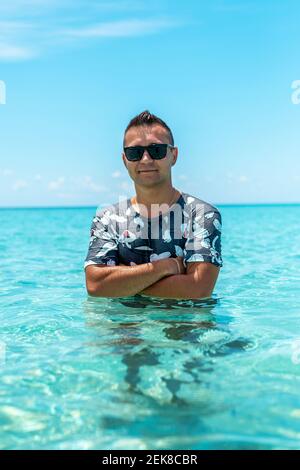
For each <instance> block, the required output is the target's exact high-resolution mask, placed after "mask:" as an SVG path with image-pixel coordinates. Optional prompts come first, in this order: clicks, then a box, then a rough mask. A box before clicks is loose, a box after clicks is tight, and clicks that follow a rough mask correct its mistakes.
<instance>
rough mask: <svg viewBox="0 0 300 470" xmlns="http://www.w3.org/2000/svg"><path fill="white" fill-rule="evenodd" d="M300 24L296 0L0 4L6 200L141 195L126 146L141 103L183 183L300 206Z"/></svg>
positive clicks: (230, 197)
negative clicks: (157, 121)
mask: <svg viewBox="0 0 300 470" xmlns="http://www.w3.org/2000/svg"><path fill="white" fill-rule="evenodd" d="M299 19H300V3H299V2H298V1H296V0H295V1H293V0H285V1H281V0H280V1H279V0H255V1H252V0H249V1H247V0H244V1H240V0H239V1H236V0H226V1H225V0H224V1H223V0H210V1H208V0H207V1H205V2H204V1H199V0H198V1H194V0H187V1H185V2H183V1H182V0H180V1H179V0H177V1H176V0H175V1H174V0H173V1H167V0H159V1H158V0H154V1H153V0H152V1H151V2H148V1H144V0H139V1H136V0H132V1H131V0H128V1H126V0H124V1H122V0H118V1H113V0H110V1H108V0H106V1H101V0H98V1H96V0H77V1H76V0H72V1H71V0H1V3H0V81H2V87H1V86H0V102H1V93H2V101H3V90H4V86H3V84H4V85H5V89H6V104H0V206H2V207H9V206H71V205H80V206H82V205H94V206H97V205H98V204H106V203H110V202H116V201H117V200H118V197H119V196H120V195H121V196H128V197H129V196H130V195H133V194H134V187H133V185H132V182H131V180H130V178H129V177H128V175H127V172H126V170H125V167H124V166H123V162H122V160H121V151H122V138H123V131H124V128H125V127H126V125H127V123H128V122H129V120H130V119H131V118H132V117H133V116H135V115H136V114H138V113H139V112H141V111H143V110H145V109H149V110H150V111H151V112H152V113H154V114H157V115H158V116H160V117H161V118H162V119H164V120H165V121H166V122H167V124H168V125H169V126H170V127H171V128H172V130H173V134H174V138H175V144H176V145H177V146H178V147H179V157H178V161H177V164H176V166H175V167H174V169H173V183H174V186H175V187H176V188H178V189H181V190H183V191H185V192H189V193H190V194H193V195H195V196H197V197H200V198H202V199H204V200H207V201H209V202H211V203H214V204H222V203H256V202H257V203H264V202H267V203H268V202H300V190H299V188H300V158H299V156H300V155H299V149H300V132H299V125H300V104H298V105H297V104H294V103H293V101H292V93H293V89H292V83H293V82H294V81H295V80H300V55H299V44H300V28H299ZM299 101H300V100H299Z"/></svg>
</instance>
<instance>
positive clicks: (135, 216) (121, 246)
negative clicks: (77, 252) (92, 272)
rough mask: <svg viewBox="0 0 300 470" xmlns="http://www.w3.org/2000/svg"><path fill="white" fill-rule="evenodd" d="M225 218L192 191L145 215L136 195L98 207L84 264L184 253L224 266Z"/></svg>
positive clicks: (113, 263) (140, 261)
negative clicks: (133, 200) (133, 201)
mask: <svg viewBox="0 0 300 470" xmlns="http://www.w3.org/2000/svg"><path fill="white" fill-rule="evenodd" d="M221 229H222V219H221V214H220V211H219V210H218V209H217V208H216V207H215V206H213V205H211V204H209V203H208V202H205V201H203V200H201V199H199V198H196V197H195V196H191V195H190V194H187V193H183V192H182V193H181V195H180V197H179V198H178V200H177V201H176V203H174V204H173V205H172V206H171V207H170V208H169V210H168V211H167V212H165V211H162V213H159V215H158V216H157V217H145V216H143V215H142V214H140V213H139V212H137V210H136V209H135V208H134V206H133V205H132V204H131V200H130V199H127V200H123V201H121V202H119V203H116V204H113V205H111V206H108V207H106V208H104V209H98V210H97V211H96V214H95V217H94V219H93V221H92V225H91V230H90V242H89V248H88V253H87V256H86V259H85V262H84V269H85V268H86V267H87V266H89V265H91V264H95V265H107V266H116V265H118V264H125V265H128V266H133V265H136V264H143V263H148V262H151V261H155V260H158V259H162V258H169V257H173V258H175V257H177V256H182V257H183V262H184V264H185V266H186V264H187V263H191V262H209V263H212V264H214V265H215V266H219V267H221V266H223V261H222V255H221Z"/></svg>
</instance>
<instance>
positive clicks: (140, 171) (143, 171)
mask: <svg viewBox="0 0 300 470" xmlns="http://www.w3.org/2000/svg"><path fill="white" fill-rule="evenodd" d="M151 171H157V170H139V173H150V172H151Z"/></svg>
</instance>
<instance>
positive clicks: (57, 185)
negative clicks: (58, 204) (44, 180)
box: [48, 176, 65, 191]
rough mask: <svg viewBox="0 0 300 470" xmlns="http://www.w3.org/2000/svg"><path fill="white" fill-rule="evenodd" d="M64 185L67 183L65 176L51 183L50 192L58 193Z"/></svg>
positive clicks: (49, 185)
mask: <svg viewBox="0 0 300 470" xmlns="http://www.w3.org/2000/svg"><path fill="white" fill-rule="evenodd" d="M64 183H65V178H64V176H60V177H59V178H57V179H56V180H54V181H50V182H49V184H48V189H50V191H56V190H57V189H60V188H62V187H63V185H64Z"/></svg>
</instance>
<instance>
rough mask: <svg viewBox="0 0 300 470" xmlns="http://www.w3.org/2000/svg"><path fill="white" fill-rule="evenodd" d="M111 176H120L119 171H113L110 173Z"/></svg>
mask: <svg viewBox="0 0 300 470" xmlns="http://www.w3.org/2000/svg"><path fill="white" fill-rule="evenodd" d="M111 176H112V178H120V177H121V176H122V174H121V172H120V171H114V172H113V173H112V174H111Z"/></svg>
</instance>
